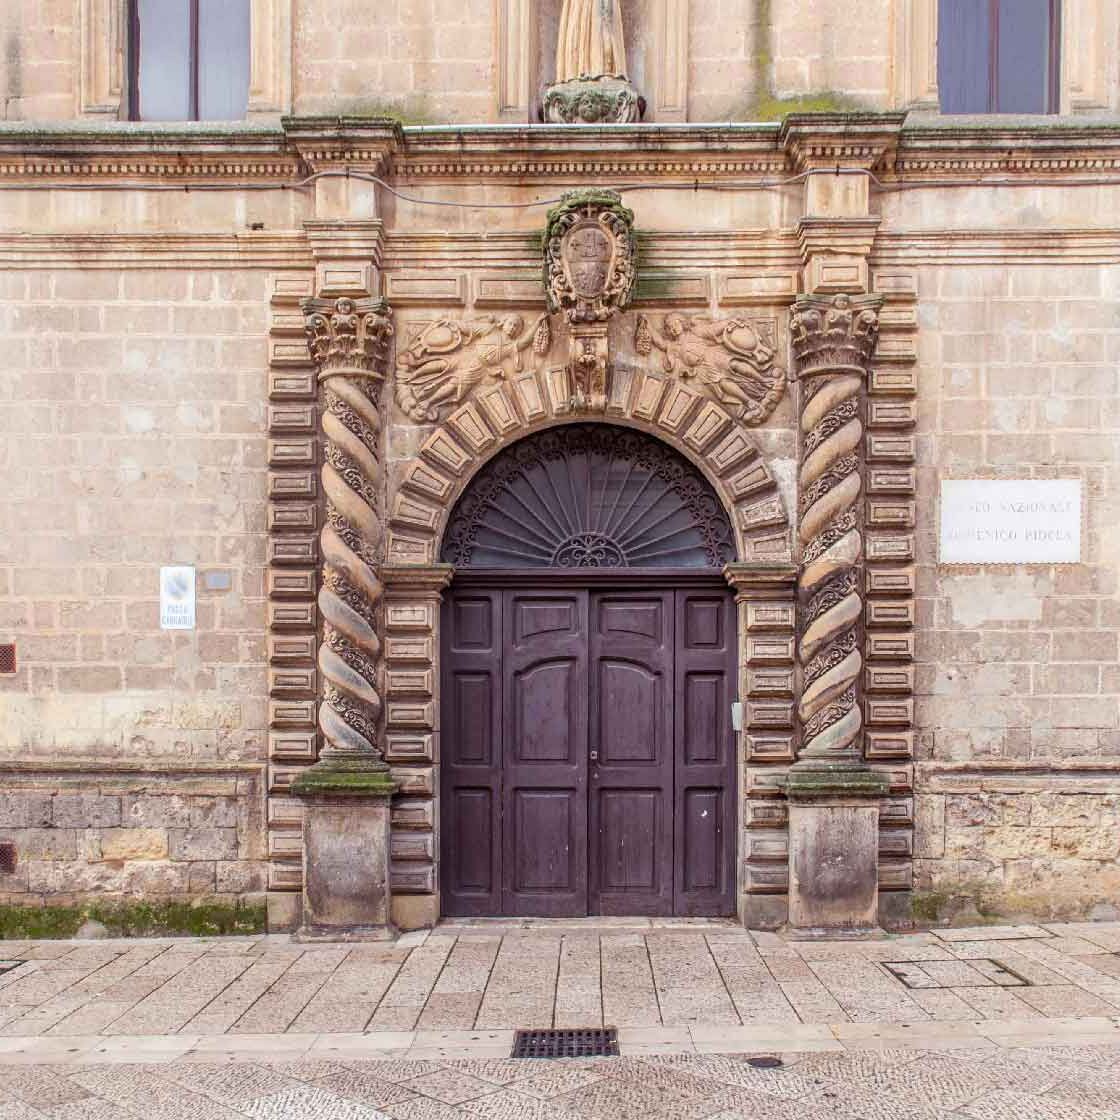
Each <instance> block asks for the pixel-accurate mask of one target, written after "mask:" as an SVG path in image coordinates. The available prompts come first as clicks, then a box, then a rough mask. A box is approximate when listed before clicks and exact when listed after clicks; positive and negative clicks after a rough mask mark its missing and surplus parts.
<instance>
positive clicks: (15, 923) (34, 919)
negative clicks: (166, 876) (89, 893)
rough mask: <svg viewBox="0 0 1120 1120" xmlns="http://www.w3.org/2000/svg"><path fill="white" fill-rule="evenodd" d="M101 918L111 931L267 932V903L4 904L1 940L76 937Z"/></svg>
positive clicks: (143, 934)
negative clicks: (87, 924)
mask: <svg viewBox="0 0 1120 1120" xmlns="http://www.w3.org/2000/svg"><path fill="white" fill-rule="evenodd" d="M86 922H100V923H101V924H102V925H103V926H104V927H105V929H106V930H107V931H108V935H109V936H110V937H168V936H179V937H221V936H226V935H229V934H247V933H263V932H264V929H265V906H264V904H263V903H250V902H217V901H213V900H200V901H198V902H86V903H81V904H79V905H77V906H35V907H31V906H0V941H17V940H18V941H23V940H41V939H49V938H68V937H73V936H74V935H75V934H76V933H77V932H78V930H79V929H80V928H81V927H82V925H84V924H85V923H86Z"/></svg>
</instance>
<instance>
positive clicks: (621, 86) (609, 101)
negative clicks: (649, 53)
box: [541, 75, 646, 124]
mask: <svg viewBox="0 0 1120 1120" xmlns="http://www.w3.org/2000/svg"><path fill="white" fill-rule="evenodd" d="M645 111H646V101H645V98H644V97H642V96H641V94H639V93H638V91H637V90H636V89H635V88H634V87H633V86H632V85H631V84H630V83H629V82H628V81H627V80H626V79H625V78H612V77H610V76H609V75H605V76H603V77H601V78H574V79H572V80H571V81H568V82H557V83H556V84H555V85H551V86H549V87H548V88H547V89H546V90H545V91H544V100H543V102H542V105H541V120H542V121H544V122H545V123H546V124H633V123H634V122H635V121H640V120H641V119H642V116H643V114H644V113H645Z"/></svg>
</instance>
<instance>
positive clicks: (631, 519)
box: [443, 424, 735, 568]
mask: <svg viewBox="0 0 1120 1120" xmlns="http://www.w3.org/2000/svg"><path fill="white" fill-rule="evenodd" d="M734 552H735V548H734V543H733V536H732V532H731V523H730V521H729V520H728V518H727V513H726V512H725V510H724V508H723V506H722V505H721V503H720V501H719V498H717V497H716V494H715V491H714V490H713V489H712V487H711V486H710V485H709V483H708V481H707V480H706V479H705V478H704V477H703V475H701V474H700V472H699V471H698V470H697V469H696V468H695V467H694V466H693V465H692V464H691V463H689V462H688V461H687V460H686V459H684V458H683V457H682V456H681V455H679V454H677V452H676V451H674V450H672V448H670V447H666V446H665V444H663V443H661V442H659V441H658V440H656V439H653V438H652V437H650V436H647V435H644V434H642V433H641V432H635V431H631V430H629V429H627V428H618V427H614V426H612V425H609V424H573V425H569V426H565V427H560V428H551V429H549V430H548V431H546V432H541V433H539V434H537V435H533V436H529V437H527V438H526V439H523V440H521V441H520V442H518V443H516V444H514V445H513V446H512V447H510V448H508V449H507V450H505V451H504V452H502V453H501V454H500V455H498V456H497V457H496V458H495V459H493V460H492V461H491V462H490V463H488V464H487V465H486V466H485V467H484V468H483V469H482V470H481V471H479V473H478V474H477V475H476V476H475V478H474V479H473V480H472V481H471V483H470V485H469V486H468V487H467V489H466V491H465V492H464V494H463V496H462V498H461V499H460V500H459V503H458V505H457V506H456V507H455V511H454V513H453V514H452V516H451V521H450V523H449V524H448V527H447V533H446V535H445V537H444V543H443V560H444V561H445V562H446V563H450V564H454V565H455V566H456V567H460V568H722V567H723V565H724V564H726V563H727V562H728V561H729V560H731V559H732V558H733V557H734Z"/></svg>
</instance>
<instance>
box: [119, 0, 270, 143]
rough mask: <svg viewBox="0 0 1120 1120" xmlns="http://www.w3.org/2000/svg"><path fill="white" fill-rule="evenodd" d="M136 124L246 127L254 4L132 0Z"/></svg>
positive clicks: (132, 92) (132, 108)
mask: <svg viewBox="0 0 1120 1120" xmlns="http://www.w3.org/2000/svg"><path fill="white" fill-rule="evenodd" d="M129 59H130V75H129V76H130V79H131V80H130V84H129V114H128V115H129V118H130V119H131V120H142V121H231V120H241V119H242V118H243V117H244V116H245V113H246V110H247V108H248V104H249V0H129Z"/></svg>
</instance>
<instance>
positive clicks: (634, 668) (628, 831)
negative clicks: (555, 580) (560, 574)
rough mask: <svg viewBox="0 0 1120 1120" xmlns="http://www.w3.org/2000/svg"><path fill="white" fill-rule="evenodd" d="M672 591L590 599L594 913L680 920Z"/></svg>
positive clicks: (605, 594) (604, 594) (612, 594)
mask: <svg viewBox="0 0 1120 1120" xmlns="http://www.w3.org/2000/svg"><path fill="white" fill-rule="evenodd" d="M673 600H674V595H673V592H672V591H661V592H656V593H653V594H650V593H648V592H601V593H595V594H593V595H592V597H591V664H592V680H591V751H590V754H589V755H588V762H589V765H590V772H591V831H592V837H593V843H592V851H591V853H590V864H591V899H590V901H591V906H592V911H593V912H594V913H596V914H661V915H669V914H672V913H673V629H674V626H673V624H674V618H673V615H674V610H673Z"/></svg>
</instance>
